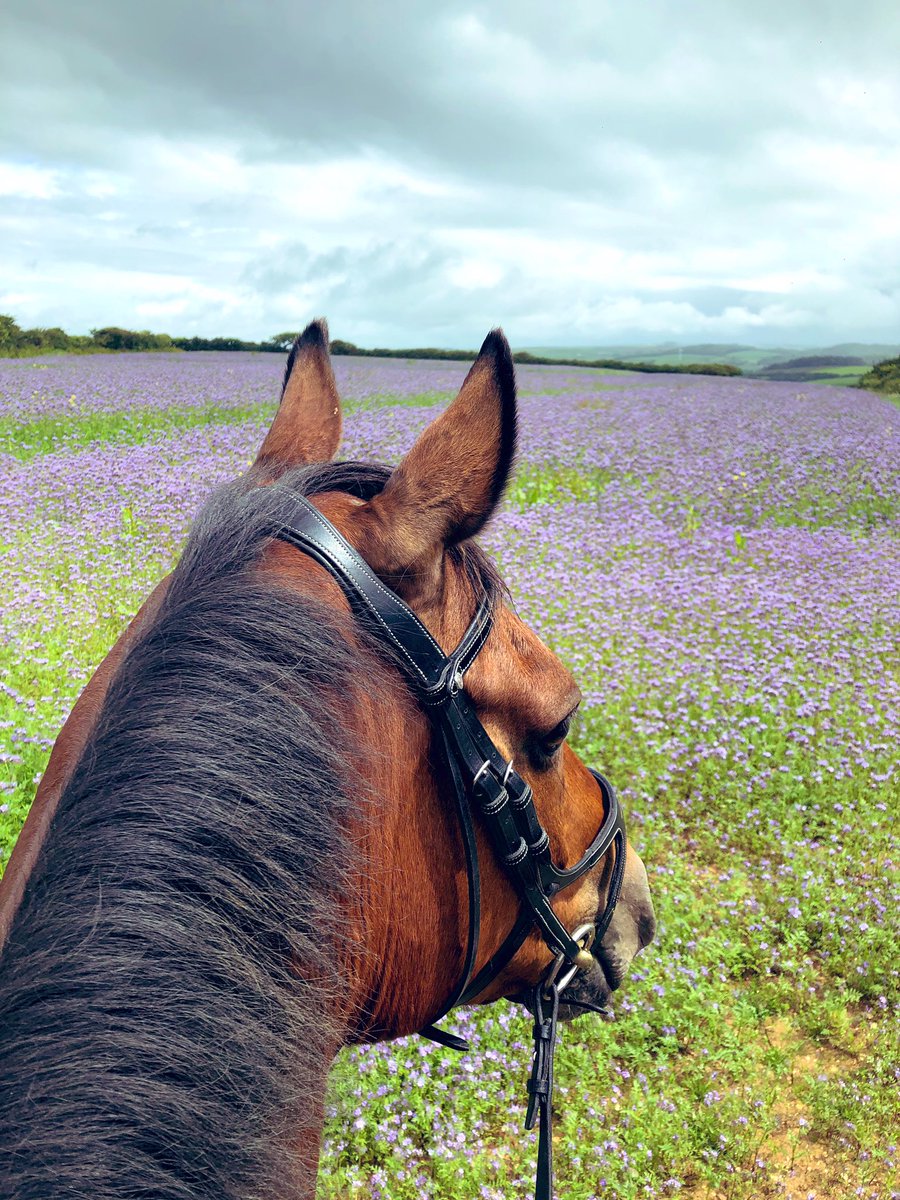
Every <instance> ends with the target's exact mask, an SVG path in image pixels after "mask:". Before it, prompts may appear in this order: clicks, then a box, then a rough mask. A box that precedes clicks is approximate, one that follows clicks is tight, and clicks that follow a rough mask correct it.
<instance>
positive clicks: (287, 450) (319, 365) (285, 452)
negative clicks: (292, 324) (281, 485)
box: [251, 318, 341, 480]
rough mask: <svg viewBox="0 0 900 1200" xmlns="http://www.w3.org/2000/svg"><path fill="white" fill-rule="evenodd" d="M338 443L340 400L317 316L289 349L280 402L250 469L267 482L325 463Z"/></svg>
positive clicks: (324, 328)
mask: <svg viewBox="0 0 900 1200" xmlns="http://www.w3.org/2000/svg"><path fill="white" fill-rule="evenodd" d="M340 440H341V401H340V397H339V396H338V391H337V385H336V383H335V381H334V371H333V370H332V369H331V359H330V358H329V356H328V325H327V323H326V322H325V321H324V320H323V319H322V318H319V319H318V320H316V321H311V322H310V323H309V325H307V327H306V328H305V329H304V330H303V332H302V333H301V334H299V335H298V337H297V340H296V341H295V342H294V344H293V346H292V347H291V353H290V355H289V357H288V361H287V368H286V370H285V372H284V383H283V385H282V388H281V403H280V404H279V406H278V412H277V413H276V414H275V419H274V421H273V422H272V426H271V428H270V429H269V432H268V433H267V434H266V437H265V441H264V442H263V444H262V446H261V447H260V449H259V453H258V454H257V456H256V461H255V462H254V464H253V467H252V468H251V470H252V471H253V472H254V473H256V474H258V475H261V476H262V477H263V478H264V479H267V480H271V479H277V478H278V477H279V476H280V475H283V474H284V472H285V471H287V470H289V469H290V468H291V467H301V466H304V465H306V464H307V463H317V462H328V461H330V460H331V459H332V458H333V457H334V454H335V451H336V450H337V448H338V443H339V442H340Z"/></svg>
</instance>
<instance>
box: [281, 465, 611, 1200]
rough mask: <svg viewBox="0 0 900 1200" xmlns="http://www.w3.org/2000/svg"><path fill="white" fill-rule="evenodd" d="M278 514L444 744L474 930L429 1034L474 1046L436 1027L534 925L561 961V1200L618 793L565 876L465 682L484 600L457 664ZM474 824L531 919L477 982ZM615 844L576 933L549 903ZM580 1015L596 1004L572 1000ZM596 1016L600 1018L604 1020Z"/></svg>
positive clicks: (548, 1165)
mask: <svg viewBox="0 0 900 1200" xmlns="http://www.w3.org/2000/svg"><path fill="white" fill-rule="evenodd" d="M271 491H272V493H276V494H278V497H279V498H278V501H277V502H276V506H275V510H274V512H273V525H272V536H273V537H275V538H278V539H279V540H281V541H284V542H287V543H289V544H290V545H292V546H294V547H296V548H297V549H298V550H300V551H302V552H303V553H304V554H307V555H309V557H310V558H312V559H314V560H315V561H316V562H317V563H319V564H320V566H323V567H324V568H325V569H326V570H327V571H328V572H329V573H330V574H331V575H332V576H333V577H334V579H335V580H336V581H337V582H338V583H339V584H340V586H341V588H342V589H343V591H344V593H345V595H346V596H347V598H348V600H349V601H350V605H351V607H352V608H353V609H354V611H355V612H356V613H357V614H358V615H359V616H361V617H362V619H363V620H364V621H365V622H366V625H367V627H368V628H370V629H371V630H374V632H375V633H376V635H377V637H378V639H379V641H381V642H382V643H384V644H386V645H387V646H388V647H389V648H390V650H391V652H392V656H393V658H394V660H395V661H396V663H397V664H398V665H399V667H400V668H401V670H402V671H403V674H404V675H405V677H406V679H407V682H408V683H409V685H410V687H411V688H412V689H413V691H414V693H415V695H416V696H417V698H418V699H419V701H420V703H421V704H422V705H423V706H424V707H425V709H426V711H427V713H428V715H429V718H430V720H431V723H432V726H433V727H434V730H435V733H436V734H437V736H438V740H439V744H440V746H441V749H442V754H443V758H444V761H445V764H446V767H447V769H448V772H449V774H450V778H451V781H452V783H453V798H454V804H455V807H456V813H457V817H458V821H459V828H460V833H461V836H462V843H463V850H464V852H465V859H466V872H467V876H468V898H469V926H468V934H467V939H466V952H465V965H464V968H463V971H462V975H461V978H460V981H459V984H458V985H457V987H456V989H455V991H454V993H453V995H452V996H451V998H450V1000H449V1001H448V1002H447V1004H446V1005H445V1006H444V1008H443V1010H442V1011H441V1012H440V1013H439V1014H438V1015H437V1016H436V1017H435V1018H434V1021H433V1022H432V1023H431V1024H429V1025H426V1026H425V1027H424V1028H423V1029H422V1030H421V1031H420V1032H421V1033H422V1035H423V1036H424V1037H427V1038H430V1039H431V1040H432V1041H435V1042H439V1043H440V1044H441V1045H444V1046H449V1047H451V1048H452V1049H455V1050H468V1048H469V1046H468V1043H467V1042H466V1041H465V1040H464V1039H463V1038H460V1037H457V1036H456V1035H455V1034H452V1033H448V1032H446V1031H445V1030H443V1029H439V1028H438V1027H437V1025H436V1022H437V1021H439V1020H441V1018H442V1017H444V1016H446V1015H447V1013H448V1012H449V1011H450V1009H451V1008H454V1007H455V1006H456V1005H458V1004H466V1003H468V1002H469V1001H471V1000H473V999H475V998H476V997H477V996H478V995H479V994H480V993H481V992H483V991H484V989H485V988H486V987H487V986H488V985H489V984H490V983H491V982H492V981H493V980H494V979H495V978H496V976H497V975H499V973H500V972H501V971H502V970H503V968H504V967H505V966H506V965H507V963H509V962H510V960H511V959H512V958H513V956H514V955H515V954H516V952H517V950H518V949H519V948H520V946H521V945H522V943H523V942H524V941H525V939H526V938H527V936H528V934H529V933H530V932H531V930H532V929H534V927H535V926H537V928H538V930H539V931H540V934H541V936H542V937H543V939H544V941H545V942H546V944H547V946H548V947H549V948H550V949H551V950H552V951H553V954H554V956H555V957H554V960H553V963H552V964H551V966H550V969H549V971H548V972H547V974H546V975H545V976H544V978H543V979H542V980H541V981H540V983H538V984H537V986H536V987H535V988H534V990H533V992H532V995H531V1002H530V1006H529V1007H530V1009H531V1012H532V1014H533V1016H534V1056H533V1061H532V1070H531V1077H530V1079H529V1082H528V1091H529V1103H528V1110H527V1114H526V1118H525V1128H526V1129H531V1128H533V1127H534V1125H535V1123H536V1122H537V1121H538V1119H539V1120H540V1125H539V1137H538V1165H537V1179H536V1183H535V1200H552V1195H553V1173H552V1128H551V1122H552V1101H553V1055H554V1050H555V1047H556V1026H557V1018H558V1012H559V1001H560V995H561V994H562V992H563V991H564V990H565V988H566V987H567V986H568V985H569V984H570V983H571V981H572V979H573V978H574V977H575V975H576V974H577V973H578V972H579V971H584V970H588V969H589V968H590V967H592V966H593V965H594V958H593V955H592V954H591V952H590V947H591V945H592V943H593V942H594V941H595V940H596V941H597V942H598V943H599V942H600V940H601V939H602V937H603V935H604V933H605V932H606V929H607V927H608V926H609V923H610V921H611V920H612V916H613V913H614V911H615V907H616V904H617V902H618V899H619V894H620V892H621V888H622V879H623V875H624V871H625V855H626V841H625V821H624V817H623V815H622V810H621V807H620V805H619V802H618V799H617V797H616V794H615V792H614V791H613V788H612V786H611V785H610V783H609V782H608V781H607V780H606V779H605V778H604V777H603V776H602V775H601V774H600V773H599V772H598V771H594V770H593V769H591V774H592V775H593V777H594V779H595V780H596V782H597V785H598V787H599V789H600V793H601V796H602V799H603V805H604V812H605V816H604V819H603V822H602V824H601V826H600V829H599V831H598V832H597V834H596V836H595V837H594V840H593V841H592V842H591V844H590V846H589V847H588V848H587V850H586V851H585V852H584V854H583V855H582V857H581V858H580V859H579V861H578V862H577V863H576V864H575V866H573V867H568V868H561V867H557V866H556V865H555V864H554V862H553V861H552V859H551V856H550V839H549V837H548V835H547V831H546V830H545V829H544V828H543V826H542V825H541V823H540V820H539V818H538V815H537V810H536V809H535V804H534V795H533V793H532V790H531V788H530V787H529V785H528V783H527V782H526V781H525V780H524V779H523V778H522V777H521V775H519V774H518V772H517V771H516V770H515V768H514V767H513V764H512V761H511V760H510V761H509V762H507V761H506V760H505V759H504V758H503V757H502V756H501V754H500V752H499V751H498V750H497V747H496V746H495V745H494V743H493V742H492V741H491V739H490V737H489V736H488V734H487V731H486V730H485V728H484V726H483V725H482V723H481V721H480V720H479V718H478V714H477V712H476V710H475V705H474V704H473V702H472V700H471V698H470V697H469V696H468V694H467V693H466V690H465V673H466V671H467V670H468V669H469V667H470V666H471V665H472V663H473V662H474V661H475V659H476V658H477V656H478V654H479V652H480V650H481V649H482V647H483V646H484V644H485V642H486V641H487V638H488V635H489V634H490V632H491V628H492V626H493V606H492V604H491V602H490V599H489V598H488V597H487V596H484V597H482V599H481V601H480V602H479V604H478V608H477V610H476V613H475V616H474V617H473V619H472V622H471V624H470V625H469V627H468V629H467V630H466V632H465V633H464V634H463V637H462V640H461V641H460V643H459V645H458V646H457V647H456V649H455V650H454V651H453V652H452V653H451V654H449V655H445V654H444V652H443V650H441V648H440V646H439V645H438V644H437V642H436V641H435V640H434V638H433V637H432V636H431V634H430V633H429V632H428V630H427V629H426V628H425V626H424V625H423V624H422V622H421V621H420V620H419V618H418V617H417V616H416V615H415V613H414V612H413V611H412V609H411V608H409V607H408V605H406V604H405V603H404V602H403V601H402V600H401V599H400V597H399V596H398V595H397V594H396V593H395V592H393V591H391V590H390V589H389V588H388V587H386V586H385V584H384V583H382V581H381V580H380V579H379V578H378V576H377V575H376V574H375V572H374V571H373V570H372V569H371V567H370V566H369V565H368V563H366V562H365V560H364V559H363V558H362V557H361V556H360V555H359V554H358V553H357V552H356V551H355V550H354V549H353V547H352V546H351V545H350V544H349V542H347V541H346V540H345V539H344V538H343V537H342V536H341V534H340V533H339V532H338V530H337V529H335V527H334V526H333V525H332V524H331V523H330V521H327V520H326V519H325V517H323V516H322V514H321V513H320V512H319V511H318V509H316V508H314V507H313V505H312V504H310V503H309V501H308V500H306V499H305V498H304V497H301V496H297V495H295V494H294V493H292V492H289V491H288V490H287V489H285V488H283V487H280V486H279V485H277V484H276V485H273V486H272V488H271ZM475 814H477V816H478V817H479V818H480V820H481V821H482V823H483V825H484V826H485V828H486V829H487V832H488V835H489V837H490V840H491V843H492V845H493V847H494V851H495V853H496V855H497V858H498V859H499V861H500V862H501V863H502V865H503V867H504V869H505V871H506V873H507V875H508V876H509V878H510V879H511V881H512V883H513V885H514V887H515V888H516V891H517V893H518V895H519V899H520V901H521V905H522V909H521V912H520V914H519V917H518V919H517V920H516V922H515V924H514V926H513V928H512V930H511V931H510V933H509V934H508V936H507V937H506V939H505V940H504V942H503V943H502V945H501V946H500V948H499V949H498V950H497V951H496V953H495V954H494V955H493V956H492V957H491V958H490V959H489V960H488V961H487V962H486V963H485V964H484V966H483V967H482V968H481V970H480V971H478V972H477V974H476V973H475V964H476V962H477V959H478V946H479V936H480V929H481V875H480V870H479V865H478V851H477V843H476V839H475ZM613 844H615V849H616V857H615V864H614V866H613V870H612V875H611V878H610V884H609V890H608V893H607V903H606V908H605V909H604V911H603V914H602V916H601V917H600V918H599V919H598V920H597V921H596V923H594V924H587V925H582V926H579V928H577V929H575V930H574V931H572V932H571V933H570V932H569V931H568V930H567V929H566V928H565V926H564V925H563V924H562V922H561V921H560V919H559V917H558V916H557V915H556V913H555V912H554V911H553V908H552V907H551V903H550V901H551V898H552V897H553V896H555V895H556V894H557V893H558V892H560V891H562V890H563V889H564V888H567V887H569V886H570V885H571V884H573V883H575V882H576V881H577V880H578V879H580V878H581V877H582V876H583V875H585V874H586V873H587V872H588V871H590V870H591V869H592V868H593V867H595V866H596V865H597V863H598V862H599V861H600V859H601V858H603V856H604V855H605V854H606V852H607V851H608V850H609V848H610V847H611V846H612V845H613ZM571 1003H574V1004H576V1005H577V1006H578V1007H582V1008H593V1007H594V1006H592V1005H590V1004H583V1003H580V1002H578V1001H572V1002H571ZM595 1011H599V1010H596V1009H595Z"/></svg>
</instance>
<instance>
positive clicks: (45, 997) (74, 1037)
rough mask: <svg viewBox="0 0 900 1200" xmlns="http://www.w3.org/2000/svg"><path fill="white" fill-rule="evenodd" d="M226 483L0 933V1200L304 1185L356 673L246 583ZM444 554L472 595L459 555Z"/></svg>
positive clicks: (262, 518) (277, 599)
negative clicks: (344, 710)
mask: <svg viewBox="0 0 900 1200" xmlns="http://www.w3.org/2000/svg"><path fill="white" fill-rule="evenodd" d="M389 473H390V471H389V468H386V467H381V466H378V465H374V464H361V463H338V464H327V465H325V464H323V465H319V466H315V467H310V468H304V469H299V470H295V471H293V472H291V473H290V474H289V475H287V476H285V478H284V480H283V486H286V487H289V488H290V489H291V490H294V491H296V492H297V493H299V494H304V495H314V494H316V493H317V492H323V491H328V490H345V491H348V492H352V493H353V494H356V495H359V496H361V497H363V498H368V497H369V496H371V495H374V494H375V493H376V492H377V491H379V490H380V489H381V487H383V485H384V482H385V481H386V479H387V477H388V475H389ZM252 483H253V480H252V479H251V478H249V477H247V478H245V479H243V480H239V481H237V482H236V483H233V484H230V485H227V486H226V487H225V488H223V489H221V490H220V491H219V492H218V493H216V494H215V495H214V496H213V498H212V499H211V500H210V501H209V502H208V503H207V505H206V506H205V507H204V509H203V510H202V511H201V513H200V515H199V517H198V519H197V522H196V524H195V527H194V530H193V532H192V534H191V536H190V539H189V541H188V544H187V546H186V549H185V551H184V554H183V556H182V559H181V561H180V563H179V565H178V567H177V568H176V570H175V572H174V573H173V576H172V580H171V584H170V587H169V589H168V592H167V594H166V596H165V599H164V601H163V603H162V605H161V608H160V611H159V613H158V615H157V617H156V619H155V620H154V621H153V622H152V623H151V624H150V626H149V627H148V628H147V629H146V631H144V632H143V633H142V634H141V635H140V636H139V637H138V638H137V639H136V640H135V643H134V644H133V646H132V647H131V649H130V650H129V651H128V653H127V655H126V656H125V658H124V660H123V662H122V665H121V667H120V670H119V672H118V674H117V675H116V677H115V679H114V680H113V682H112V684H111V685H110V688H109V691H108V694H107V697H106V700H105V703H104V706H103V709H102V711H101V713H100V716H99V718H98V721H97V724H96V726H95V728H94V731H93V733H92V735H91V738H90V741H89V743H88V745H87V746H86V748H85V751H84V753H83V755H82V757H81V759H80V761H79V763H78V765H77V766H76V768H75V770H74V773H73V775H72V777H71V779H70V781H69V783H68V785H67V787H66V788H65V791H64V792H63V795H62V796H61V798H60V801H59V806H58V809H57V812H56V814H55V816H54V819H53V822H52V824H51V827H50V829H49V831H48V834H47V837H46V840H45V843H44V845H43V847H42V849H41V853H40V856H39V859H38V861H37V863H36V865H35V868H34V870H33V872H32V874H31V876H30V878H29V880H28V882H27V885H26V889H25V894H24V897H23V900H22V904H21V906H20V908H19V911H18V913H17V915H16V917H15V920H14V922H13V925H12V928H11V930H10V934H9V939H8V942H7V944H6V947H5V951H4V955H3V959H2V976H0V1148H2V1149H0V1155H2V1156H3V1158H4V1159H5V1163H4V1164H3V1166H2V1167H0V1180H2V1181H3V1183H4V1184H5V1186H3V1187H0V1191H2V1192H3V1194H6V1195H15V1196H16V1197H17V1200H38V1198H40V1200H50V1198H51V1197H54V1196H60V1197H61V1196H66V1197H76V1196H84V1197H88V1196H89V1197H91V1200H112V1198H113V1197H115V1198H116V1200H123V1198H124V1197H138V1196H147V1197H153V1200H176V1198H177V1200H188V1198H189V1197H201V1196H203V1197H210V1198H212V1197H216V1198H217V1200H231V1198H235V1200H236V1198H237V1197H241V1198H246V1197H250V1196H259V1197H263V1196H265V1197H269V1196H273V1195H277V1196H279V1197H291V1196H295V1195H297V1194H299V1193H301V1192H303V1191H304V1190H305V1189H308V1188H309V1186H310V1178H311V1173H312V1172H313V1171H314V1169H315V1157H316V1153H317V1152H316V1151H312V1152H310V1153H308V1154H304V1150H303V1146H304V1138H303V1136H302V1134H303V1130H304V1128H309V1122H313V1123H315V1116H314V1115H311V1114H310V1109H311V1108H312V1109H314V1108H315V1103H313V1104H312V1105H311V1104H310V1094H312V1096H313V1097H317V1096H319V1095H320V1093H321V1085H322V1082H323V1076H324V1071H325V1069H326V1068H327V1063H328V1062H329V1061H330V1056H331V1054H332V1053H333V1051H334V1049H335V1046H336V1044H337V1039H339V1037H340V1030H339V1029H338V1028H336V1026H335V1018H332V1017H330V1015H329V1014H331V1013H334V1012H336V1011H339V1009H340V1003H339V997H340V989H341V980H340V978H338V977H337V971H336V965H335V959H336V957H337V956H336V955H335V954H334V953H333V948H334V947H335V946H336V945H338V944H339V940H340V939H341V938H345V937H346V934H347V931H346V930H345V929H343V928H342V927H341V918H340V911H341V903H340V901H341V897H342V896H345V895H347V894H348V892H347V889H348V888H349V887H350V886H351V879H352V871H353V870H356V871H359V870H360V864H358V863H353V862H352V861H350V860H349V856H348V854H347V845H346V841H345V839H344V836H343V832H344V830H345V829H346V827H347V825H348V823H349V822H350V820H351V817H353V816H355V817H356V819H358V815H359V807H360V803H361V801H362V802H364V800H365V796H366V788H365V783H364V781H361V780H358V779H351V778H350V777H349V775H348V767H347V761H348V755H347V750H348V747H347V745H346V735H345V734H344V733H343V732H342V730H343V729H344V728H345V727H346V721H345V720H343V719H342V717H341V713H340V703H341V702H342V701H343V702H344V703H346V697H347V696H348V695H349V694H352V692H353V690H354V688H356V687H358V686H360V675H361V674H364V673H360V672H359V671H358V669H357V668H358V659H355V658H354V654H353V653H352V652H351V649H350V646H349V645H348V641H347V636H346V634H347V621H348V620H349V618H348V617H347V616H346V614H342V613H341V612H340V611H338V610H336V609H333V608H331V607H328V606H327V605H325V604H323V603H321V602H320V601H318V600H316V599H313V598H312V597H301V596H298V594H297V593H296V592H295V591H291V590H288V589H287V588H286V587H283V586H278V585H276V584H273V582H272V580H271V578H266V576H265V574H264V572H263V571H262V570H261V569H259V562H260V556H261V554H262V552H263V550H264V549H265V547H266V545H267V544H268V538H269V536H270V534H271V522H270V518H269V512H270V509H271V503H272V500H273V499H274V497H273V496H272V495H271V493H270V489H268V488H259V487H254V486H251V484H252ZM458 553H459V554H461V555H462V557H463V561H464V564H465V566H466V569H467V570H468V571H469V572H470V574H472V576H473V578H474V577H477V578H478V581H479V585H480V586H482V587H488V588H490V589H491V590H494V584H493V583H492V580H493V579H494V578H495V577H494V576H493V575H492V571H491V568H490V567H489V566H488V565H487V562H486V560H485V559H484V558H483V556H482V555H481V552H480V551H477V550H476V549H475V548H474V547H467V548H463V549H461V550H460V551H458ZM497 586H499V585H497ZM357 653H358V652H357ZM323 731H327V735H323ZM323 1064H325V1065H323ZM306 1141H309V1139H306ZM312 1144H313V1145H314V1146H315V1145H317V1138H315V1137H314V1138H313V1139H312ZM308 1160H311V1161H308Z"/></svg>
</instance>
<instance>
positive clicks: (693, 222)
mask: <svg viewBox="0 0 900 1200" xmlns="http://www.w3.org/2000/svg"><path fill="white" fill-rule="evenodd" d="M898 62H900V5H898V4H897V3H896V0H884V2H882V0H858V2H857V3H853V4H851V3H848V2H847V0H790V2H789V3H785V0H778V2H777V3H775V2H772V0H752V2H746V0H728V2H723V0H617V2H615V3H613V2H609V0H553V2H547V0H508V2H507V0H489V2H488V3H456V2H446V3H445V2H442V0H430V2H429V3H425V2H423V0H418V2H414V0H397V2H390V0H385V2H384V3H381V4H373V3H371V0H329V2H328V3H327V4H326V3H322V2H321V0H317V2H316V3H312V2H311V0H267V2H266V3H259V2H258V0H216V2H215V3H213V2H212V0H191V2H190V3H186V2H184V0H179V2H177V3H176V2H173V0H154V3H153V4H148V3H146V0H140V2H137V0H90V2H89V3H85V4H74V3H72V2H71V0H5V2H4V5H3V10H2V14H0V312H9V313H11V314H12V315H13V316H15V318H16V319H17V320H18V321H19V323H20V324H22V325H25V326H32V325H61V326H62V327H63V328H65V329H66V330H68V331H69V332H72V333H84V332H87V331H88V330H89V329H91V328H95V327H99V326H103V325H109V324H116V325H123V326H126V327H129V328H142V329H152V330H155V331H165V332H169V333H172V334H175V335H191V334H201V335H205V336H215V335H231V336H240V337H245V338H253V339H257V338H264V337H268V336H270V335H272V334H275V333H280V332H283V331H286V330H292V329H298V328H300V327H301V326H302V325H303V324H304V323H305V322H306V321H307V320H308V319H310V318H311V317H313V316H317V315H324V316H326V317H328V319H329V322H330V327H331V333H332V336H333V337H340V338H344V339H346V340H349V341H353V342H356V343H357V344H359V345H362V346H395V347H397V346H422V345H435V346H464V347H468V346H474V345H477V344H478V343H479V342H480V340H481V338H482V337H483V336H484V334H485V332H486V331H487V330H488V329H489V328H491V327H492V326H494V325H497V324H500V325H502V326H503V327H504V329H505V330H506V332H507V334H508V336H509V337H510V340H511V341H512V342H513V345H514V346H535V345H540V346H547V345H571V346H575V345H578V346H587V345H597V346H603V345H615V344H621V343H635V342H637V343H649V342H659V341H671V342H674V343H678V344H690V343H696V342H698V341H702V342H709V341H715V342H741V343H749V344H753V345H760V346H765V345H769V346H798V347H799V346H812V345H828V344H832V343H836V342H842V341H867V342H890V343H895V342H900V71H898V69H897V63H898Z"/></svg>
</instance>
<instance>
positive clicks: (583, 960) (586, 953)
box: [541, 924, 596, 995]
mask: <svg viewBox="0 0 900 1200" xmlns="http://www.w3.org/2000/svg"><path fill="white" fill-rule="evenodd" d="M595 933H596V930H595V928H594V926H593V925H591V924H585V925H579V926H578V928H577V929H575V930H573V932H572V941H573V942H577V943H578V945H579V946H580V947H581V951H580V953H579V954H578V956H577V957H576V958H575V959H574V961H573V960H572V959H570V958H568V957H567V956H566V955H565V954H562V953H560V954H557V956H556V958H554V960H553V963H552V964H551V967H550V970H549V971H548V972H547V978H546V979H545V980H544V982H543V983H542V984H541V989H542V990H543V992H544V995H548V994H549V992H550V989H551V988H552V987H553V986H554V985H555V986H556V990H557V992H558V993H559V992H562V991H564V990H565V988H567V987H568V986H569V984H570V983H571V982H572V980H573V979H574V978H575V976H576V975H577V974H578V972H579V971H587V970H588V969H589V968H590V967H591V966H593V964H594V956H593V954H591V945H592V944H593V941H594V934H595ZM566 963H568V964H569V967H568V970H565V971H564V970H563V967H564V966H565V964H566Z"/></svg>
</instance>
